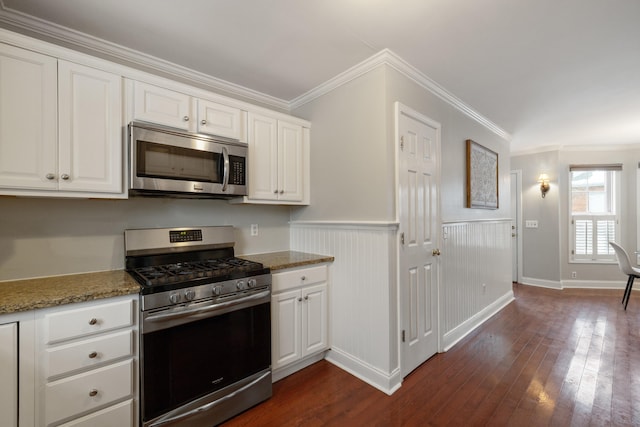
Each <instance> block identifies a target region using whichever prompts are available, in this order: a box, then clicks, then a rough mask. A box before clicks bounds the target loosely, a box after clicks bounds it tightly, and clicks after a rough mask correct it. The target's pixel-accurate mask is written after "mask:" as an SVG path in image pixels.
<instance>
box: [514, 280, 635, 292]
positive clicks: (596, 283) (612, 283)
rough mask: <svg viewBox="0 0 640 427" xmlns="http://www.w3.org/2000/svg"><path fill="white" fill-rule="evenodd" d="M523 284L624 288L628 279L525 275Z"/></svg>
mask: <svg viewBox="0 0 640 427" xmlns="http://www.w3.org/2000/svg"><path fill="white" fill-rule="evenodd" d="M520 283H522V284H523V285H529V286H538V287H540V288H550V289H559V290H561V289H624V288H625V286H626V285H627V282H626V281H621V280H575V279H573V280H561V281H558V282H556V281H552V280H543V279H534V278H533V277H523V278H522V281H521V282H520Z"/></svg>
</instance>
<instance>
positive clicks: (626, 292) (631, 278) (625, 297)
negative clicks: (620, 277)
mask: <svg viewBox="0 0 640 427" xmlns="http://www.w3.org/2000/svg"><path fill="white" fill-rule="evenodd" d="M632 283H633V276H632V275H629V278H628V279H627V286H626V287H625V288H624V295H622V304H624V302H625V301H626V300H627V294H628V293H629V286H630V285H631V284H632Z"/></svg>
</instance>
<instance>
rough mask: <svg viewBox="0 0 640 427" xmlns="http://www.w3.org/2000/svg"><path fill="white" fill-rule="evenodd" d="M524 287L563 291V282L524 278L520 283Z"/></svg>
mask: <svg viewBox="0 0 640 427" xmlns="http://www.w3.org/2000/svg"><path fill="white" fill-rule="evenodd" d="M520 283H522V284H523V285H531V286H538V287H541V288H550V289H562V282H560V281H555V280H544V279H535V278H533V277H523V278H522V281H521V282H520Z"/></svg>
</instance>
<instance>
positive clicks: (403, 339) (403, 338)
mask: <svg viewBox="0 0 640 427" xmlns="http://www.w3.org/2000/svg"><path fill="white" fill-rule="evenodd" d="M404 341H405V337H404V329H403V330H402V342H404Z"/></svg>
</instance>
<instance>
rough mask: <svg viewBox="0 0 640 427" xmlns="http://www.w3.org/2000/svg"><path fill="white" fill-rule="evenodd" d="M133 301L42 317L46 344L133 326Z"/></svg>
mask: <svg viewBox="0 0 640 427" xmlns="http://www.w3.org/2000/svg"><path fill="white" fill-rule="evenodd" d="M133 319H134V318H133V300H128V301H119V302H114V303H110V304H100V305H96V306H93V307H85V308H78V309H75V310H66V311H62V312H58V313H51V314H47V315H46V316H45V317H44V342H45V343H46V344H49V343H52V342H56V341H62V340H66V339H71V338H78V337H82V336H85V335H91V334H95V333H98V332H104V331H109V330H112V329H117V328H123V327H126V326H130V325H133Z"/></svg>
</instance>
